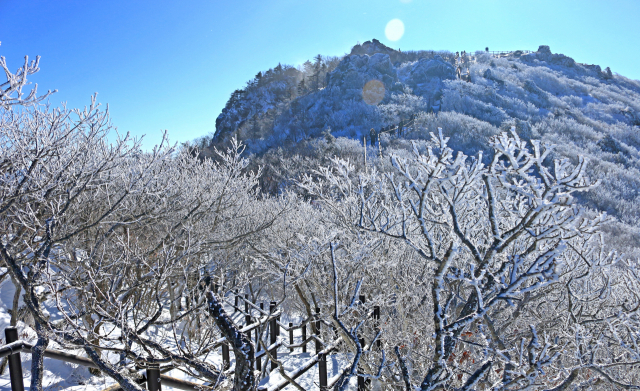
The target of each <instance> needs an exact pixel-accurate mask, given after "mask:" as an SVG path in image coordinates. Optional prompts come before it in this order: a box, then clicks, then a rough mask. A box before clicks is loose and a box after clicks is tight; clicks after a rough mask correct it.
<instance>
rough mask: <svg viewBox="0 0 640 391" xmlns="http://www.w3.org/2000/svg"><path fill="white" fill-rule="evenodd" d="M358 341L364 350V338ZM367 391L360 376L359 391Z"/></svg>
mask: <svg viewBox="0 0 640 391" xmlns="http://www.w3.org/2000/svg"><path fill="white" fill-rule="evenodd" d="M360 297H362V296H360ZM361 301H362V300H361ZM358 340H359V341H360V346H361V347H362V348H363V349H364V338H362V337H358ZM366 390H367V389H366V386H365V384H364V377H362V376H358V391H366Z"/></svg>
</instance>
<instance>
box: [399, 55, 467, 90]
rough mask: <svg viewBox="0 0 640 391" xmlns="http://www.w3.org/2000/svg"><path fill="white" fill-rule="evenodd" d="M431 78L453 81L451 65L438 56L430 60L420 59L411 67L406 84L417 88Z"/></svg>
mask: <svg viewBox="0 0 640 391" xmlns="http://www.w3.org/2000/svg"><path fill="white" fill-rule="evenodd" d="M433 78H438V79H440V80H443V79H455V69H454V68H453V65H451V64H450V63H448V62H446V61H445V60H444V59H443V58H442V57H440V56H435V57H434V58H433V59H431V60H427V59H421V60H419V61H418V62H416V63H415V64H414V65H413V67H412V69H411V72H410V75H409V78H408V80H407V82H408V84H409V85H414V86H417V85H418V84H421V83H426V82H428V81H429V80H430V79H433Z"/></svg>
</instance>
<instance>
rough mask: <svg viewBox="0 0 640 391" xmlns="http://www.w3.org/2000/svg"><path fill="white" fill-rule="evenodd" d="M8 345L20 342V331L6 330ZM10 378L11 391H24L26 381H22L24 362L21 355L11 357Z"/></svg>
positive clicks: (11, 328) (10, 328)
mask: <svg viewBox="0 0 640 391" xmlns="http://www.w3.org/2000/svg"><path fill="white" fill-rule="evenodd" d="M4 335H5V337H6V340H7V344H10V343H11V342H16V341H17V340H18V329H17V328H15V327H7V328H6V329H4ZM9 377H10V378H11V391H24V381H23V379H22V362H21V361H20V353H16V354H12V355H10V356H9Z"/></svg>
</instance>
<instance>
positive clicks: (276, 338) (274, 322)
mask: <svg viewBox="0 0 640 391" xmlns="http://www.w3.org/2000/svg"><path fill="white" fill-rule="evenodd" d="M396 128H397V126H396ZM229 293H231V296H232V300H229V299H230V297H224V298H223V300H224V303H225V304H226V305H228V306H230V307H232V308H233V310H234V313H236V314H237V313H239V314H240V315H244V326H243V327H242V328H240V330H239V331H240V332H241V333H244V334H246V335H247V336H248V337H249V339H250V340H253V341H255V343H256V347H257V348H256V349H255V350H257V353H255V356H254V357H252V361H253V366H254V369H256V370H261V368H262V359H263V358H265V359H266V360H268V361H271V371H272V373H275V372H273V370H274V369H277V368H278V364H276V362H275V361H276V360H277V359H278V349H279V348H281V347H284V348H286V349H288V350H289V352H290V353H291V352H293V351H294V349H301V350H302V352H303V353H306V352H307V344H309V343H311V342H315V354H314V355H313V356H311V357H310V358H309V359H308V360H307V361H306V362H305V363H304V364H302V365H301V366H300V367H298V368H297V369H296V370H295V371H293V372H292V373H290V374H287V377H288V379H283V380H282V381H280V382H279V383H277V384H276V385H272V386H271V387H268V388H267V387H260V388H258V389H259V390H261V391H276V390H282V389H283V388H285V387H286V386H287V385H289V384H290V382H291V380H295V379H297V378H299V377H300V376H302V375H303V374H305V373H306V372H307V371H309V370H310V369H312V368H313V367H315V366H316V365H317V366H318V384H319V386H320V389H321V390H323V391H324V390H327V389H329V388H330V387H332V386H333V385H334V384H335V383H336V382H337V381H338V380H339V378H340V376H341V375H342V373H343V372H344V370H345V369H342V370H340V371H338V374H337V375H335V376H333V377H332V378H331V379H329V378H328V373H327V355H328V354H330V353H331V352H332V351H334V350H335V349H336V348H337V346H338V345H339V344H340V342H342V337H336V338H335V339H333V340H332V341H330V342H325V341H323V340H322V339H321V338H320V330H321V329H322V324H325V326H328V327H333V325H332V324H331V323H329V322H326V321H324V320H322V319H321V318H320V308H316V313H315V314H314V316H312V317H309V318H307V319H303V320H302V321H301V322H300V323H299V324H297V325H294V324H293V323H291V322H289V323H288V324H287V325H285V324H283V323H282V322H281V321H280V317H281V316H282V311H281V310H279V309H278V308H277V304H276V302H270V303H269V310H265V309H264V303H260V304H259V305H257V304H255V303H253V302H251V301H250V300H249V298H248V296H247V295H245V297H242V296H241V295H239V294H238V292H237V291H235V292H229ZM364 300H365V298H364V296H360V301H361V302H362V303H364ZM240 302H243V303H242V304H243V305H242V307H243V308H241V306H240ZM255 312H257V313H258V314H257V316H254V313H255ZM369 315H370V316H373V317H374V318H376V319H378V320H379V318H380V308H379V307H377V306H376V307H374V309H373V311H372V312H371V314H369ZM312 322H313V325H314V326H315V327H314V328H315V330H316V333H315V334H313V333H309V335H307V325H308V324H310V323H312ZM261 326H266V327H267V329H262V330H261ZM281 330H284V331H285V335H287V336H288V338H282V337H281ZM296 330H300V331H301V335H300V337H301V340H300V342H299V343H295V338H294V331H296ZM252 331H255V339H252V338H251V332H252ZM262 332H265V333H266V334H268V335H269V345H268V346H267V347H266V348H267V349H266V350H267V351H268V352H269V354H267V351H265V349H264V348H261V344H260V343H259V340H260V339H261V338H262V336H261V333H262ZM334 334H336V333H335V330H334ZM5 336H6V341H7V344H6V345H4V346H0V358H2V357H6V356H8V357H9V359H8V361H9V376H10V380H11V390H12V391H24V381H23V377H22V363H21V357H20V354H21V353H26V354H30V353H31V349H32V348H33V345H31V344H29V343H28V342H25V341H23V340H20V339H19V338H18V330H17V329H16V328H15V327H7V328H6V329H5ZM287 340H288V341H287ZM217 348H221V350H222V352H221V354H222V362H223V368H222V373H223V375H231V374H232V373H233V368H231V360H230V349H229V345H228V344H227V341H226V338H224V337H223V338H220V339H218V340H216V341H215V342H214V343H213V344H212V346H211V348H210V349H209V350H208V351H211V350H213V349H217ZM44 356H45V357H47V358H50V359H54V360H60V361H64V362H68V363H72V364H77V365H82V366H85V367H88V368H96V369H99V368H98V366H97V365H96V364H95V363H94V362H93V361H91V360H90V359H88V358H86V357H81V356H78V355H75V354H70V353H67V352H63V351H59V350H54V349H46V350H45V353H44ZM170 369H173V367H164V368H160V367H158V366H157V365H155V366H154V365H148V366H147V367H146V368H142V370H141V371H140V372H137V374H134V376H133V377H134V379H135V380H136V381H137V382H138V383H140V384H143V383H146V385H147V389H148V390H149V391H161V385H164V386H166V387H172V388H176V389H180V390H185V391H197V390H206V389H208V388H210V387H208V386H207V385H204V384H198V383H193V382H189V381H185V380H181V379H176V378H174V377H171V376H167V375H164V374H162V373H161V372H163V371H167V370H170ZM289 379H291V380H289ZM359 380H360V378H359ZM118 389H120V386H119V384H117V383H116V384H114V385H113V386H111V387H108V388H107V389H105V390H103V391H116V390H118ZM358 390H359V391H364V390H365V388H364V383H363V382H361V381H358Z"/></svg>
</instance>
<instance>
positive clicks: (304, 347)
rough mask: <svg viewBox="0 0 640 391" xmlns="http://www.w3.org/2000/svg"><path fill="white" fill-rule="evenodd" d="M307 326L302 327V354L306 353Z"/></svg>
mask: <svg viewBox="0 0 640 391" xmlns="http://www.w3.org/2000/svg"><path fill="white" fill-rule="evenodd" d="M306 340H307V325H306V323H305V324H303V325H302V353H306V352H307V343H306V342H305V341H306Z"/></svg>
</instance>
